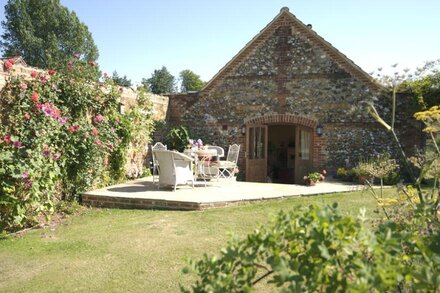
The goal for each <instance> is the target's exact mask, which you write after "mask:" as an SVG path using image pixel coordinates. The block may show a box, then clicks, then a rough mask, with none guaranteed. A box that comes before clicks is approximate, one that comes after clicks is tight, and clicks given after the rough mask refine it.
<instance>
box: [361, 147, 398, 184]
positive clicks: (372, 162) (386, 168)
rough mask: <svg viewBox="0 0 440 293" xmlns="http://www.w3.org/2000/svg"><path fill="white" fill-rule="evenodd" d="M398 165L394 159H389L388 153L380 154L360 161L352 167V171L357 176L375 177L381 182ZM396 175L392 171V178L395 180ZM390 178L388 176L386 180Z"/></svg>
mask: <svg viewBox="0 0 440 293" xmlns="http://www.w3.org/2000/svg"><path fill="white" fill-rule="evenodd" d="M398 167H399V165H397V163H396V161H395V160H394V159H391V158H390V156H389V155H388V154H382V155H380V156H378V157H376V158H373V159H367V160H363V161H360V162H359V163H358V165H357V166H356V167H355V168H354V172H355V174H356V175H357V177H358V178H367V179H374V178H377V179H379V180H380V182H381V184H382V183H383V181H384V179H385V178H388V177H389V176H391V174H393V172H394V171H395V170H397V169H398ZM396 176H397V177H398V174H397V173H395V172H394V175H393V177H394V180H396ZM391 180H392V179H391V178H388V182H390V181H391ZM371 183H372V182H371Z"/></svg>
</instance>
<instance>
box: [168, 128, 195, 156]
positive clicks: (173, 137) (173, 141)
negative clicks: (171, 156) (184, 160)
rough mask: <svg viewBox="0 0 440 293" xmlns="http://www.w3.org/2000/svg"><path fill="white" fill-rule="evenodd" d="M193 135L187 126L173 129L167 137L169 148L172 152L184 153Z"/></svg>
mask: <svg viewBox="0 0 440 293" xmlns="http://www.w3.org/2000/svg"><path fill="white" fill-rule="evenodd" d="M190 137H191V133H190V131H189V130H188V128H186V127H185V126H178V127H174V128H172V129H171V130H170V131H169V133H168V135H167V146H168V149H170V150H176V151H178V152H183V151H184V150H185V148H186V147H187V145H188V143H189V139H190Z"/></svg>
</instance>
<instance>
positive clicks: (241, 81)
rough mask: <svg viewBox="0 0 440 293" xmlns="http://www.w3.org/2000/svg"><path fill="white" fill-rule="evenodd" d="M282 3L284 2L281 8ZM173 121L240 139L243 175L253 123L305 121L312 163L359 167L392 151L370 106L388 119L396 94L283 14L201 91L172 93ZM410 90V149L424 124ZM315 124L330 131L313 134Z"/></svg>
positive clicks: (224, 141) (403, 104)
mask: <svg viewBox="0 0 440 293" xmlns="http://www.w3.org/2000/svg"><path fill="white" fill-rule="evenodd" d="M283 9H284V8H283ZM169 97H170V102H169V107H168V112H167V121H168V122H169V124H170V125H169V127H172V126H176V125H185V126H187V127H189V128H190V130H191V132H192V133H193V137H194V138H199V137H201V138H204V139H205V140H206V141H207V142H209V143H210V144H216V145H219V146H222V147H224V148H225V150H227V146H228V145H230V144H233V143H237V142H238V143H240V144H241V153H240V157H239V166H240V174H242V173H243V172H244V171H245V170H246V168H245V167H246V166H245V164H246V160H245V154H246V151H247V150H246V136H245V134H242V132H241V129H242V127H243V126H245V125H251V124H267V125H270V124H272V125H274V124H289V125H302V126H306V127H309V128H310V129H312V130H313V134H314V135H313V138H312V141H313V148H312V149H313V156H312V165H313V169H315V170H320V169H322V168H327V169H328V170H330V171H336V169H337V168H339V167H345V166H347V165H349V166H353V165H354V164H355V163H356V162H358V161H359V159H361V158H366V157H371V156H374V155H377V154H380V153H394V152H395V151H396V150H395V146H394V144H393V141H392V139H391V136H390V135H389V134H388V133H387V132H386V131H385V129H384V128H383V127H382V126H380V125H379V124H378V123H377V122H376V121H374V119H373V118H372V117H371V116H370V115H369V113H368V105H369V104H370V103H371V104H374V105H375V107H376V109H377V111H378V112H379V113H380V114H381V115H382V116H384V117H385V120H386V121H389V120H390V115H391V98H390V95H389V94H388V93H386V92H385V91H384V89H383V88H382V87H381V86H379V85H377V84H376V83H375V82H374V81H373V80H372V79H371V77H369V76H368V74H366V73H365V72H363V71H362V70H361V69H360V68H359V67H357V66H356V65H355V64H354V63H353V62H351V61H350V60H349V59H347V58H346V57H345V56H344V55H342V54H341V53H340V52H339V51H337V50H336V49H335V48H333V47H332V46H331V45H330V44H329V43H327V42H326V41H324V40H323V39H322V38H321V37H319V36H318V35H317V34H316V33H315V32H313V31H312V30H311V29H310V28H307V27H306V26H305V25H304V24H302V23H301V22H300V21H299V20H297V19H296V18H295V17H294V16H293V15H292V14H290V13H289V12H288V10H287V11H286V10H282V11H281V13H280V14H279V15H278V16H277V17H276V18H275V19H274V20H273V21H272V22H271V23H270V24H269V25H268V26H267V27H266V28H265V29H263V30H262V31H261V32H260V33H259V34H258V35H257V36H256V37H255V38H254V39H253V40H252V41H251V42H249V43H248V44H247V45H246V47H245V48H244V49H242V50H241V51H240V52H239V53H238V54H237V55H236V56H235V57H234V58H233V59H232V60H231V61H230V62H229V63H228V64H226V66H225V67H223V69H221V70H220V71H219V73H217V75H216V76H214V78H213V79H212V80H211V81H210V82H208V84H207V85H206V86H205V88H203V89H202V90H201V91H200V92H197V93H190V94H174V95H169ZM408 99H409V97H404V96H402V97H399V104H398V108H397V112H398V113H404V115H403V114H402V115H401V116H400V117H401V119H400V120H399V121H397V124H396V126H397V129H398V133H399V135H400V136H401V138H402V142H403V144H404V145H405V146H406V147H407V150H408V151H409V153H413V152H414V147H417V146H420V145H421V132H420V124H419V123H417V122H415V121H414V120H413V119H412V118H411V113H410V111H409V110H408V107H407V106H408V104H409V103H408ZM317 124H321V125H323V127H324V134H323V135H322V136H321V137H319V136H317V135H316V133H315V131H314V130H315V128H316V125H317Z"/></svg>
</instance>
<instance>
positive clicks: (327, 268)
mask: <svg viewBox="0 0 440 293" xmlns="http://www.w3.org/2000/svg"><path fill="white" fill-rule="evenodd" d="M416 227H417V226H416V225H414V229H411V230H409V231H405V230H401V229H399V227H398V226H397V225H395V224H393V223H391V222H386V223H383V224H381V225H380V226H379V227H378V229H377V230H376V232H372V231H371V229H370V227H368V225H366V224H365V216H364V214H363V213H361V215H360V216H359V217H358V218H357V219H353V218H352V217H350V216H342V215H340V214H339V212H338V209H337V206H336V204H334V205H333V206H332V207H329V206H327V207H325V208H323V209H321V208H319V207H317V206H313V205H312V206H310V207H309V208H301V209H297V210H295V211H292V212H289V213H286V212H280V213H279V215H278V216H277V218H276V219H275V220H274V221H273V223H272V225H270V226H268V227H260V228H259V229H257V230H255V231H254V232H253V233H251V234H249V235H248V236H247V237H246V239H244V240H241V241H239V240H233V241H231V242H230V243H229V244H228V246H227V247H226V248H224V249H222V250H221V254H220V256H217V257H216V256H214V257H209V256H207V255H205V256H204V257H203V258H202V259H201V260H198V261H190V265H189V267H187V268H186V269H185V270H184V272H186V273H188V272H195V273H197V275H198V276H199V279H198V280H197V281H196V282H195V284H194V285H193V286H192V288H191V291H193V292H253V291H254V288H253V287H254V286H255V285H256V284H257V283H258V282H260V281H262V280H264V279H266V278H268V279H269V280H268V282H270V283H273V284H274V285H275V286H276V287H278V288H280V291H281V292H365V291H371V290H373V291H375V290H377V291H379V292H385V291H388V290H395V289H396V288H398V287H399V286H401V285H402V283H403V282H405V281H406V282H408V284H407V285H411V286H413V287H414V288H417V289H419V290H435V289H439V286H440V278H439V277H438V272H439V265H440V258H439V257H438V254H437V255H435V254H432V250H430V249H429V248H428V247H430V246H432V245H436V244H435V242H436V241H438V240H439V236H438V234H429V235H420V234H421V233H420V231H418V230H417V229H415V228H416ZM438 228H439V227H438V225H437V226H436V227H435V229H438ZM436 231H438V230H436ZM402 248H405V249H404V250H402ZM182 291H184V292H190V290H187V289H184V288H182Z"/></svg>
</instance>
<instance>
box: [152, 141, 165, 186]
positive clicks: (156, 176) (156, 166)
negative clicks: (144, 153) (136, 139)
mask: <svg viewBox="0 0 440 293" xmlns="http://www.w3.org/2000/svg"><path fill="white" fill-rule="evenodd" d="M166 149H167V146H166V145H164V144H163V143H161V142H156V143H155V144H154V145H153V146H151V156H152V159H153V184H154V183H155V182H156V181H157V180H158V179H159V173H160V171H159V164H158V162H157V160H156V157H155V155H154V151H158V150H166Z"/></svg>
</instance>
